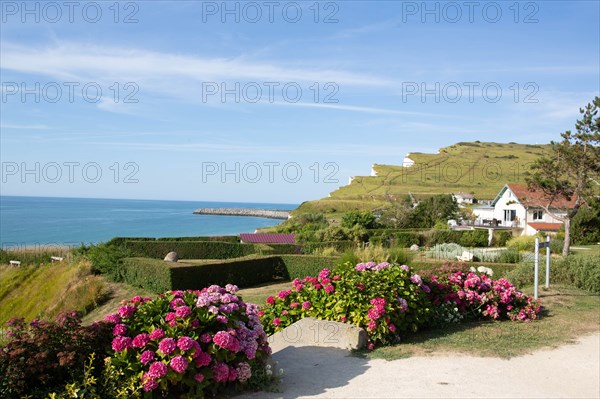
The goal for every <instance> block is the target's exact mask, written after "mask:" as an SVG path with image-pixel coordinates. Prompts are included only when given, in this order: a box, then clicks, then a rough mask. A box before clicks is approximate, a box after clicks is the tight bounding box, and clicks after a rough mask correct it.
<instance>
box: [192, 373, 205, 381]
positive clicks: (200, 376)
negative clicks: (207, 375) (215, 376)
mask: <svg viewBox="0 0 600 399" xmlns="http://www.w3.org/2000/svg"><path fill="white" fill-rule="evenodd" d="M194 380H196V381H198V382H202V381H204V374H202V373H196V374H194Z"/></svg>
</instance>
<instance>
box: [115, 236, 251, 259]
mask: <svg viewBox="0 0 600 399" xmlns="http://www.w3.org/2000/svg"><path fill="white" fill-rule="evenodd" d="M125 246H126V248H128V249H129V250H131V251H132V252H133V253H135V255H136V256H141V257H148V258H155V259H163V258H164V257H165V255H166V254H168V253H169V252H171V251H175V252H177V255H179V258H180V259H231V258H239V257H242V256H247V255H251V254H254V253H256V252H257V248H256V247H255V246H254V245H253V244H240V243H230V242H220V241H166V240H164V241H126V242H125Z"/></svg>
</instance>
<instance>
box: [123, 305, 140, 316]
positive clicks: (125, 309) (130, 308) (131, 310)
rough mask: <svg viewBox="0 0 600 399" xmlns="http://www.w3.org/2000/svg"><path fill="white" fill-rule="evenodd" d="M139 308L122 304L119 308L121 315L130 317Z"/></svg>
mask: <svg viewBox="0 0 600 399" xmlns="http://www.w3.org/2000/svg"><path fill="white" fill-rule="evenodd" d="M136 310H137V308H136V307H135V306H129V305H128V306H121V307H120V308H119V316H121V317H129V316H133V314H134V313H135V311H136Z"/></svg>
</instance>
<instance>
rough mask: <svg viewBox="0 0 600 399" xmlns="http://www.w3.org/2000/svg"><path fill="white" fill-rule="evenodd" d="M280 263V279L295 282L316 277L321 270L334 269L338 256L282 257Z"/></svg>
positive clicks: (279, 258) (278, 258) (278, 259)
mask: <svg viewBox="0 0 600 399" xmlns="http://www.w3.org/2000/svg"><path fill="white" fill-rule="evenodd" d="M276 259H277V261H278V264H277V265H278V268H277V271H278V277H281V278H284V279H288V280H293V279H295V278H304V277H306V276H315V275H317V274H318V273H319V271H321V269H325V268H327V269H333V268H334V267H335V264H336V262H337V260H338V259H339V258H338V257H337V256H313V255H280V256H278V257H276Z"/></svg>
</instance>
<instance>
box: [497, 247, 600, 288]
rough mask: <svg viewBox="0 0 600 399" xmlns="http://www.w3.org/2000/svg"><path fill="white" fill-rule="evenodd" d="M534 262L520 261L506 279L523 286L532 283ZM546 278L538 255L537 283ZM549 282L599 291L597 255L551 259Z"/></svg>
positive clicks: (599, 269)
mask: <svg viewBox="0 0 600 399" xmlns="http://www.w3.org/2000/svg"><path fill="white" fill-rule="evenodd" d="M533 277H534V264H533V262H532V261H528V262H524V263H521V264H520V265H519V266H518V267H517V268H515V269H514V270H512V271H511V272H510V273H508V277H507V278H508V279H509V280H510V281H513V282H514V284H515V285H518V286H519V287H524V286H527V285H532V284H533ZM545 280H546V263H545V260H544V259H543V257H540V268H539V283H540V285H541V284H544V281H545ZM550 283H551V284H565V285H570V286H573V287H576V288H580V289H583V290H587V291H589V292H592V293H600V260H599V257H598V256H597V255H587V254H575V255H569V256H568V257H566V258H564V259H559V260H555V259H553V260H551V262H550Z"/></svg>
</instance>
